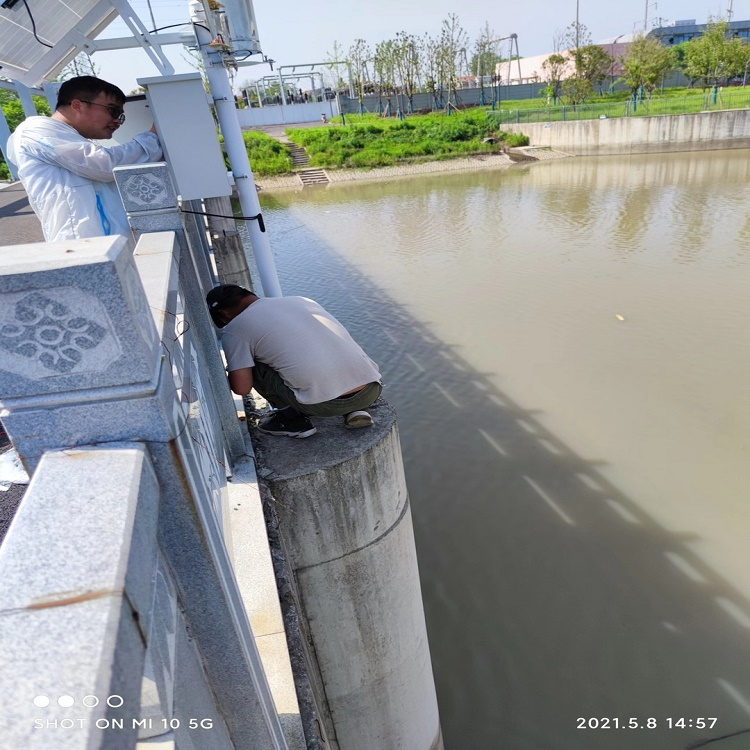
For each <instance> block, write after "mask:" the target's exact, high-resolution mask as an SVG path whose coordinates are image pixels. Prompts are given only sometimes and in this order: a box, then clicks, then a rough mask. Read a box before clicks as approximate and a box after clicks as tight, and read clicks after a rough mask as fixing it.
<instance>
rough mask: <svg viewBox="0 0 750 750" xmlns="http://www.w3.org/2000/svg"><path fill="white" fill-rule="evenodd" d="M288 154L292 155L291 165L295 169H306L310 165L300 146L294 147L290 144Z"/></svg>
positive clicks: (308, 158)
mask: <svg viewBox="0 0 750 750" xmlns="http://www.w3.org/2000/svg"><path fill="white" fill-rule="evenodd" d="M289 152H290V153H291V155H292V164H293V165H294V166H295V167H306V166H307V165H308V164H309V163H310V157H309V156H308V155H307V151H305V149H304V148H302V146H295V145H294V144H293V143H290V144H289Z"/></svg>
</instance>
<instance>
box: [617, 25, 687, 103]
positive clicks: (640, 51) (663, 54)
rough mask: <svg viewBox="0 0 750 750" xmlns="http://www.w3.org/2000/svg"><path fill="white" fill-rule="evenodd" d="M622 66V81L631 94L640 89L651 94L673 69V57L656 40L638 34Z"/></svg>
mask: <svg viewBox="0 0 750 750" xmlns="http://www.w3.org/2000/svg"><path fill="white" fill-rule="evenodd" d="M622 64H623V68H624V70H625V74H624V75H623V77H622V80H623V81H624V82H625V84H626V85H627V87H628V88H629V89H630V90H631V91H632V92H633V94H635V93H636V92H637V91H638V90H639V89H641V88H643V89H645V90H646V91H648V92H649V94H651V93H653V91H654V89H655V88H656V87H657V86H658V85H659V82H660V81H661V80H662V78H664V76H665V75H666V74H667V73H668V72H669V71H670V70H672V69H673V68H674V55H673V53H672V50H671V49H670V48H669V47H665V46H664V45H663V44H662V43H661V42H660V41H659V40H658V39H654V38H653V37H650V36H645V35H644V34H639V35H638V36H637V37H636V38H635V41H633V43H632V45H631V46H630V51H629V53H628V56H627V57H626V58H625V59H624V60H623V61H622Z"/></svg>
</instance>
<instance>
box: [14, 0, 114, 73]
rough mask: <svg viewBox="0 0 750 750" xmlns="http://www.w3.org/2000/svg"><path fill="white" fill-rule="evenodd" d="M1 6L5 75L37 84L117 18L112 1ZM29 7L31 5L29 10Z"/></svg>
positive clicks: (32, 0)
mask: <svg viewBox="0 0 750 750" xmlns="http://www.w3.org/2000/svg"><path fill="white" fill-rule="evenodd" d="M5 5H6V7H0V75H3V76H6V77H7V78H11V79H13V80H15V81H20V82H21V83H24V84H26V85H27V86H36V85H38V84H39V83H41V82H43V81H45V80H49V79H50V78H52V77H54V75H55V74H56V73H57V72H58V71H59V70H60V69H61V68H62V67H64V66H65V65H66V64H67V63H68V62H70V61H71V60H72V59H73V58H74V57H75V56H76V55H77V54H78V53H79V52H82V51H84V50H85V49H86V45H87V44H88V42H89V39H94V38H95V37H96V36H97V35H98V34H99V33H101V31H102V30H103V29H104V28H106V27H107V26H108V25H109V24H110V23H111V22H112V21H114V20H115V18H117V10H115V8H114V7H113V6H112V4H111V3H110V2H109V0H26V4H24V3H23V2H16V3H15V4H13V5H10V6H9V4H8V3H6V4H5ZM27 6H28V9H27Z"/></svg>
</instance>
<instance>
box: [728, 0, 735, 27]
mask: <svg viewBox="0 0 750 750" xmlns="http://www.w3.org/2000/svg"><path fill="white" fill-rule="evenodd" d="M733 4H734V0H729V10H728V11H727V21H728V22H729V23H732V5H733Z"/></svg>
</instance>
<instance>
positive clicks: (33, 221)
mask: <svg viewBox="0 0 750 750" xmlns="http://www.w3.org/2000/svg"><path fill="white" fill-rule="evenodd" d="M0 184H2V183H0ZM43 241H44V236H43V235H42V227H41V225H40V224H39V220H38V219H37V218H36V216H35V214H34V212H33V211H32V210H31V206H30V205H29V199H28V198H27V197H26V191H25V190H24V189H23V187H21V183H20V182H12V183H10V184H9V185H8V186H7V187H0V245H20V244H25V243H27V242H43Z"/></svg>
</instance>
